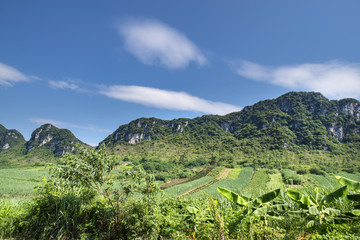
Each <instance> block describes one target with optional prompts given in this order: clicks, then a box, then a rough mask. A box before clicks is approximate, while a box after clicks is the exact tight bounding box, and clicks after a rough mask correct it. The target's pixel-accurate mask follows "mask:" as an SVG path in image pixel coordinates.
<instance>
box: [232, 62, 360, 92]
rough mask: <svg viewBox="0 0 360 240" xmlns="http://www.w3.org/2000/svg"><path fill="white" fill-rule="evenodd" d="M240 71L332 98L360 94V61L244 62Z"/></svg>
mask: <svg viewBox="0 0 360 240" xmlns="http://www.w3.org/2000/svg"><path fill="white" fill-rule="evenodd" d="M234 66H235V71H236V72H237V74H239V75H241V76H243V77H246V78H249V79H252V80H256V81H263V82H268V83H270V84H273V85H277V86H281V87H285V88H288V89H292V90H310V91H317V92H321V93H323V94H324V95H326V96H328V97H331V98H346V97H353V98H359V97H360V64H354V63H345V62H340V61H330V62H326V63H304V64H298V65H289V66H280V67H267V66H262V65H259V64H256V63H252V62H247V61H242V62H240V64H237V65H234Z"/></svg>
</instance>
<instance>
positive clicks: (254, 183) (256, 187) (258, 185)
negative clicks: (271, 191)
mask: <svg viewBox="0 0 360 240" xmlns="http://www.w3.org/2000/svg"><path fill="white" fill-rule="evenodd" d="M268 182H269V176H268V174H267V173H266V172H265V171H264V170H258V171H255V173H254V175H253V177H252V179H251V181H250V183H249V185H247V186H246V188H244V189H243V191H242V192H243V193H244V194H245V195H248V196H251V197H255V196H259V195H261V194H263V193H265V192H267V190H268V189H267V183H268Z"/></svg>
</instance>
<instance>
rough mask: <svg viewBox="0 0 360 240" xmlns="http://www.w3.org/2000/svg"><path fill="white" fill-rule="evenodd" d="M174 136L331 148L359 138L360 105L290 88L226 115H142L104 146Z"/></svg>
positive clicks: (272, 146) (266, 145) (276, 146)
mask: <svg viewBox="0 0 360 240" xmlns="http://www.w3.org/2000/svg"><path fill="white" fill-rule="evenodd" d="M171 135H177V137H178V138H184V137H185V138H188V137H191V138H193V139H197V140H201V139H208V138H212V139H219V138H220V137H228V138H233V140H235V139H236V140H238V141H242V140H245V141H246V142H249V141H253V142H256V143H257V144H260V145H261V146H262V147H263V148H265V149H269V150H271V149H281V148H289V149H293V148H294V147H297V146H299V145H301V146H306V147H307V148H309V149H320V150H328V149H330V150H331V148H332V147H334V146H335V145H337V144H339V143H346V142H359V141H360V103H359V101H357V100H355V99H342V100H339V101H336V100H331V101H330V100H328V99H327V98H325V97H324V96H323V95H321V94H320V93H315V92H290V93H287V94H284V95H282V96H280V97H279V98H276V99H272V100H265V101H261V102H258V103H256V104H254V105H252V106H247V107H245V108H244V109H243V110H241V111H239V112H234V113H230V114H228V115H225V116H215V115H205V116H202V117H199V118H195V119H175V120H171V121H166V120H160V119H156V118H140V119H137V120H134V121H132V122H130V123H129V124H126V125H122V126H120V127H119V128H118V129H117V130H116V131H115V132H114V133H112V134H111V135H109V136H108V137H107V138H106V139H105V140H104V141H102V142H101V143H100V144H105V145H107V146H113V145H116V144H117V143H125V142H126V143H131V144H135V143H139V142H141V141H144V140H159V139H161V138H166V137H168V136H171Z"/></svg>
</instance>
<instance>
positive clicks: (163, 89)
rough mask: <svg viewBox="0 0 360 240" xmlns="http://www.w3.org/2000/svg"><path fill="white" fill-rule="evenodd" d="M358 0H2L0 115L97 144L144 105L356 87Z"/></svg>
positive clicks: (202, 109)
mask: <svg viewBox="0 0 360 240" xmlns="http://www.w3.org/2000/svg"><path fill="white" fill-rule="evenodd" d="M359 12H360V1H357V0H347V1H340V0H338V1H334V0H326V1H325V0H317V1H311V0H301V1H300V0H295V1H288V0H284V1H280V0H274V1H267V0H263V1H259V0H255V1H211V0H210V1H209V0H207V1H202V0H200V1H168V0H163V1H158V0H154V1H145V0H144V1H138V0H132V1H93V0H77V1H72V0H71V1H70V0H62V1H60V0H58V1H57V0H54V1H48V0H34V1H28V0H16V1H13V0H3V1H1V2H0V101H1V103H2V105H1V118H0V124H2V125H4V126H5V127H6V128H9V129H17V130H19V131H20V132H21V133H22V134H23V135H24V137H25V138H26V139H29V138H30V135H31V132H32V131H33V130H35V129H36V128H37V127H39V126H40V125H42V124H44V123H46V122H50V123H53V124H54V125H55V126H57V127H59V128H67V129H70V130H71V131H72V132H73V133H74V134H75V136H77V137H78V138H79V139H80V140H82V141H84V142H86V143H88V144H91V145H96V144H98V143H99V142H100V141H102V140H103V139H104V138H105V137H107V136H108V135H109V134H110V133H112V132H113V131H114V130H116V129H117V128H118V127H119V126H120V125H122V124H126V123H128V122H130V121H131V120H134V119H137V118H140V117H157V118H161V119H174V118H180V117H187V118H194V117H197V116H201V115H204V114H220V115H224V114H226V113H229V112H233V111H238V110H240V109H241V108H243V107H245V106H247V105H252V104H254V103H256V102H258V101H260V100H264V99H270V98H276V97H278V96H280V95H281V94H284V93H286V92H288V91H318V92H322V93H323V94H324V95H325V96H326V97H328V98H329V99H340V98H345V97H352V98H356V99H359V98H360V59H359V58H360V28H359V23H360V14H359Z"/></svg>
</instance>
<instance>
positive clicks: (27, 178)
mask: <svg viewBox="0 0 360 240" xmlns="http://www.w3.org/2000/svg"><path fill="white" fill-rule="evenodd" d="M124 167H125V168H131V166H124ZM216 170H217V171H216V173H217V174H218V175H217V176H215V175H214V174H212V175H211V176H205V177H202V178H199V179H196V180H193V181H188V182H185V183H180V184H176V185H174V186H172V187H169V188H166V189H165V190H164V192H165V194H166V195H168V196H180V195H183V194H186V195H187V196H189V197H199V196H203V194H204V192H205V193H206V194H209V195H210V196H214V197H220V196H221V195H220V194H219V193H218V191H217V187H223V188H227V189H229V190H231V191H233V192H237V193H240V192H241V193H242V194H245V195H249V196H259V195H260V194H262V193H265V192H267V191H271V190H274V189H277V188H281V187H283V186H284V185H285V183H284V180H285V179H284V172H285V175H286V177H289V175H290V177H294V176H296V177H301V179H306V183H305V182H304V184H307V183H308V184H310V185H313V186H319V187H323V188H326V189H335V188H338V187H340V185H339V184H338V183H337V182H336V180H335V178H334V176H333V175H328V174H325V175H315V174H306V175H296V174H295V173H294V171H291V170H287V169H286V170H282V171H281V172H282V173H283V174H281V172H280V171H278V170H274V171H272V173H267V172H266V171H265V170H262V169H260V170H256V171H254V169H253V168H252V167H245V168H239V167H238V168H234V169H229V168H223V167H222V168H219V169H216ZM119 171H120V169H115V173H117V172H119ZM214 172H215V171H214ZM336 174H337V175H340V176H343V177H347V178H350V179H353V180H355V181H360V174H359V173H354V174H352V173H347V172H339V173H336ZM44 176H48V170H47V169H46V168H45V167H37V168H8V169H0V200H2V201H7V202H9V201H10V202H17V201H21V200H24V199H28V198H30V197H31V196H32V195H33V189H34V187H36V186H37V185H38V184H40V183H41V180H42V178H43V177H44ZM118 184H119V182H118V180H115V182H114V186H115V187H116V186H117V185H118Z"/></svg>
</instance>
